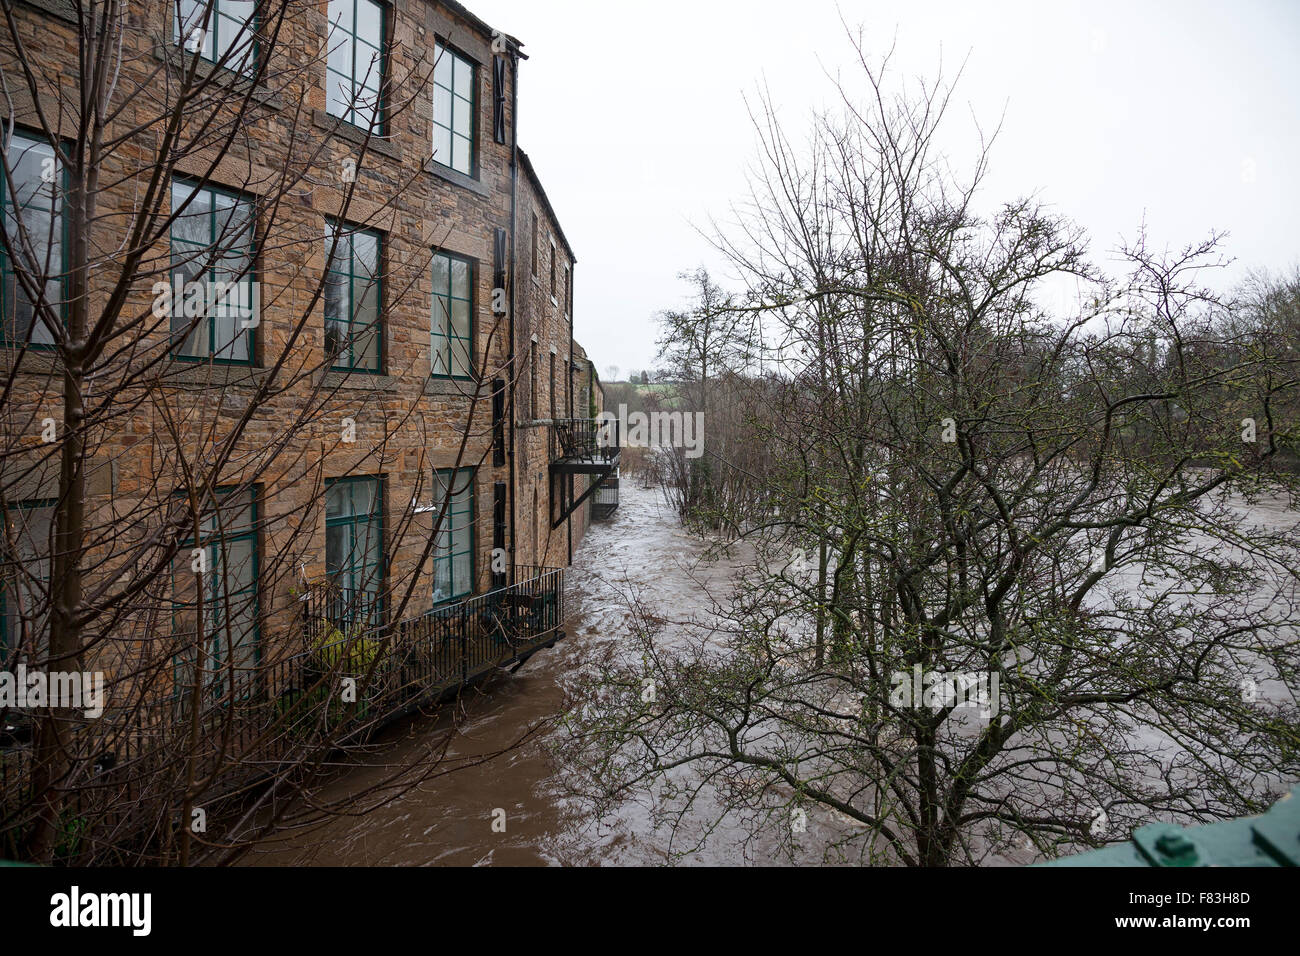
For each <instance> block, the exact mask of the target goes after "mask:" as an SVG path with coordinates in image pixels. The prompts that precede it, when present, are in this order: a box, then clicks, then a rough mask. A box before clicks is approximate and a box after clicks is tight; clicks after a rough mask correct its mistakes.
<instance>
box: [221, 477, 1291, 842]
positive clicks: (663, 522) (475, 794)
mask: <svg viewBox="0 0 1300 956" xmlns="http://www.w3.org/2000/svg"><path fill="white" fill-rule="evenodd" d="M1250 517H1251V518H1252V519H1253V520H1254V521H1256V522H1262V523H1263V524H1264V525H1266V526H1268V527H1272V528H1278V527H1282V526H1289V525H1290V524H1292V523H1294V521H1295V520H1296V515H1295V513H1294V512H1292V511H1290V510H1289V509H1288V508H1287V507H1286V503H1285V502H1282V501H1280V500H1279V501H1277V502H1264V503H1263V504H1262V505H1261V504H1257V505H1255V506H1254V507H1252V508H1251V509H1250ZM705 552H706V546H705V543H704V542H702V541H700V540H699V539H698V538H696V537H693V536H691V535H688V534H686V533H684V532H683V531H682V530H681V529H680V527H679V525H678V523H677V521H676V519H675V515H673V514H672V512H671V510H670V509H669V508H668V507H667V506H666V504H665V503H664V501H663V500H662V498H661V496H660V495H659V494H658V493H657V492H656V491H649V490H646V489H642V488H639V487H636V486H635V485H634V483H632V482H625V483H624V488H623V503H622V507H621V510H620V511H619V512H618V514H617V515H616V516H615V518H614V519H612V520H611V521H609V522H606V523H601V524H596V525H594V526H593V527H592V528H591V530H590V531H589V533H588V536H587V539H586V541H585V542H584V543H583V546H582V548H581V549H580V550H579V552H578V554H577V555H575V562H574V567H573V568H572V570H571V571H570V572H569V573H570V577H569V584H568V590H569V594H568V612H567V619H566V621H565V631H566V634H567V637H566V639H565V640H564V641H562V642H561V643H560V644H558V645H557V646H556V647H555V648H554V649H553V650H550V651H545V652H543V653H541V654H539V655H538V656H536V657H534V658H533V659H532V660H530V661H529V662H528V664H527V665H526V666H525V667H524V668H522V669H521V670H520V671H519V672H518V673H516V674H513V675H502V676H501V677H500V678H498V679H496V680H494V681H493V682H492V683H491V684H490V685H488V686H487V687H485V688H484V689H483V691H484V692H483V693H481V694H480V693H477V692H474V693H471V694H470V695H469V697H468V698H467V700H466V702H465V719H464V722H463V726H462V727H461V729H460V733H459V734H458V735H457V736H456V737H455V739H454V740H453V742H452V744H451V748H450V750H449V752H448V756H449V757H450V758H451V760H452V762H454V763H456V764H457V765H466V766H464V769H460V770H457V772H455V773H453V774H449V775H445V776H439V777H436V778H434V779H430V780H428V781H426V782H424V783H423V784H421V785H419V786H418V787H415V788H413V789H411V790H410V791H409V792H406V793H404V794H402V795H401V796H399V797H398V798H396V799H394V800H392V801H391V802H389V803H387V804H386V805H384V806H381V807H378V808H377V809H374V810H371V811H370V812H368V813H366V814H364V815H360V816H354V817H346V818H340V819H336V820H333V821H331V822H330V823H328V824H326V825H325V826H323V827H321V828H318V829H315V830H313V831H312V832H310V833H304V834H302V835H301V836H292V837H289V838H287V839H284V840H280V841H276V842H275V843H274V844H268V845H265V846H262V847H259V848H257V849H255V850H253V851H251V852H250V853H249V854H248V855H247V857H246V858H245V860H244V861H243V862H244V863H251V864H254V865H277V866H309V865H325V866H358V865H360V866H425V865H456V866H474V865H511V866H547V865H619V864H641V865H645V864H662V863H666V862H669V859H670V854H671V853H672V852H674V851H680V850H681V849H682V843H681V841H682V840H687V841H691V842H693V841H694V840H695V839H696V838H699V837H702V836H703V835H704V827H705V824H706V823H710V822H712V814H711V813H710V811H711V810H712V809H713V808H711V807H710V806H708V799H707V794H705V795H703V796H702V800H703V802H702V804H701V805H700V806H698V807H697V808H696V813H695V816H694V817H693V820H695V821H696V822H697V823H698V825H692V821H691V820H688V821H687V824H686V825H685V826H684V827H682V828H681V830H680V831H679V832H678V834H677V843H676V844H674V842H673V834H672V833H671V832H668V831H666V830H665V831H657V830H656V829H655V828H654V826H653V824H652V822H651V814H650V809H649V808H648V807H647V806H645V805H642V804H640V803H636V802H625V803H623V804H621V805H619V806H618V807H617V808H616V810H615V811H614V812H613V814H612V815H611V816H608V817H605V818H599V817H597V815H596V814H594V813H593V812H592V811H591V810H590V808H589V807H587V806H585V805H583V804H581V803H579V802H577V801H575V800H574V799H573V798H571V797H568V796H566V793H565V788H564V786H563V783H562V780H561V778H560V776H559V774H558V768H557V767H556V766H555V765H554V763H553V761H552V759H551V757H550V754H549V749H548V744H549V743H550V742H552V741H554V740H555V739H557V738H556V735H557V734H560V733H563V730H561V729H558V728H556V727H555V726H553V724H552V721H553V720H554V718H555V717H556V716H557V715H558V714H559V713H560V711H561V710H562V708H563V707H564V704H565V700H566V693H565V691H566V688H571V687H572V686H573V685H574V682H575V679H576V677H577V675H578V674H579V673H580V672H581V671H582V669H583V668H584V667H587V666H590V665H591V664H592V663H593V662H595V661H599V660H601V659H604V658H605V657H606V656H608V655H609V654H611V653H613V652H615V651H616V650H617V649H619V648H620V645H623V646H626V644H627V639H628V636H629V634H630V628H631V621H630V612H629V597H630V596H632V595H635V596H636V597H637V598H639V599H640V601H641V602H642V603H643V605H644V606H645V607H647V608H648V609H650V610H651V611H652V612H653V613H655V614H657V615H661V616H662V617H664V618H668V619H672V620H681V619H683V618H687V617H692V616H695V617H698V616H701V615H704V614H707V613H708V609H709V607H710V604H711V601H710V597H709V595H710V594H711V595H713V596H715V597H717V598H718V599H719V600H721V599H723V598H724V597H725V595H726V592H727V590H728V585H729V583H730V581H731V579H732V575H733V573H734V572H735V570H736V568H737V564H736V563H735V562H733V561H729V560H721V561H712V560H707V559H706V558H705ZM1134 586H1136V584H1135V585H1134ZM669 630H670V631H671V629H669ZM668 639H671V638H670V637H669V638H668ZM1261 692H1262V693H1261V696H1262V697H1264V698H1265V699H1273V700H1277V701H1281V700H1286V699H1287V698H1288V697H1289V695H1290V690H1289V689H1288V688H1285V687H1281V686H1277V685H1274V686H1268V685H1265V686H1264V687H1261ZM448 726H449V724H448V721H447V720H445V719H443V720H434V719H428V718H426V719H420V720H415V721H412V722H410V723H409V724H406V725H404V726H402V727H401V728H398V729H396V730H394V731H393V732H391V733H390V734H389V735H388V737H387V738H386V740H385V744H386V747H385V748H384V749H382V750H381V751H379V752H377V753H376V754H375V755H374V756H373V757H372V758H370V759H368V760H366V761H365V762H364V764H363V765H362V766H360V767H356V768H353V769H350V770H348V771H346V772H345V773H343V774H341V775H340V776H339V778H338V779H336V780H335V781H333V782H332V783H331V784H329V786H327V787H326V788H325V792H323V793H322V794H320V796H321V797H322V798H323V799H325V800H331V799H332V800H339V799H342V798H345V797H347V796H350V795H352V794H355V793H358V792H361V791H363V790H364V789H365V788H367V787H371V786H374V785H376V784H378V783H379V782H381V781H382V780H383V779H384V778H385V776H386V774H387V772H388V770H387V768H390V767H393V766H398V765H403V764H409V763H411V762H413V761H415V760H416V759H418V758H419V756H420V755H421V754H422V753H423V752H425V751H428V750H429V749H430V748H431V747H432V746H434V745H435V743H436V741H437V740H439V739H442V738H443V737H444V735H445V733H446V731H447V728H448ZM1158 738H1159V735H1154V734H1150V733H1148V734H1144V735H1142V742H1143V743H1144V744H1145V745H1146V746H1147V747H1149V748H1151V749H1152V750H1160V749H1161V748H1162V747H1165V746H1168V742H1167V741H1164V740H1161V739H1158ZM521 740H523V741H524V742H523V743H522V744H519V745H518V746H516V745H517V744H518V742H519V741H521ZM499 811H504V827H505V829H504V832H501V830H500V825H501V822H502V821H501V813H500V812H499ZM494 821H495V822H496V823H497V827H496V828H494V825H493V824H494ZM807 826H808V834H807V837H806V839H804V840H801V841H800V843H801V845H802V846H804V847H805V848H806V849H803V850H801V851H800V852H799V853H798V854H797V855H796V859H797V860H798V861H799V862H808V863H820V862H823V859H822V850H821V848H822V847H825V846H827V845H829V844H831V843H833V842H835V841H837V840H840V839H843V838H844V837H846V836H849V835H850V834H851V833H852V831H853V829H854V824H853V823H852V822H851V821H849V820H848V819H847V818H844V817H840V816H839V815H838V814H832V813H828V812H818V813H815V814H810V815H809V818H808V820H807ZM776 842H777V841H776V840H775V839H764V838H763V837H762V835H761V834H760V837H759V839H757V840H755V839H752V838H750V835H749V833H748V828H747V827H746V826H745V825H744V822H743V821H739V820H737V821H730V820H724V821H723V822H722V825H720V826H718V827H717V828H716V829H714V830H713V831H712V832H710V833H709V834H708V835H707V839H704V840H703V841H702V845H701V846H700V847H698V848H692V850H691V852H689V853H687V854H686V855H685V857H684V858H682V859H679V860H678V862H687V863H704V864H715V865H734V864H746V863H758V864H762V863H770V862H772V861H773V860H774V858H775V856H776V853H775V850H776ZM769 844H770V845H769ZM1035 858H1036V854H1034V853H1032V852H1030V853H1012V854H1011V856H1010V857H1009V858H991V859H989V860H987V862H988V863H990V864H995V865H996V864H998V863H1002V864H1006V863H1011V864H1023V863H1028V862H1033V860H1034V859H1035Z"/></svg>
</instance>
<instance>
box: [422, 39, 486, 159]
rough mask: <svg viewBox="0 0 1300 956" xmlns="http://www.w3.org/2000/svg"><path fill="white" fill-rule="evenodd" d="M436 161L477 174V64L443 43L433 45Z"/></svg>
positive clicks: (434, 145)
mask: <svg viewBox="0 0 1300 956" xmlns="http://www.w3.org/2000/svg"><path fill="white" fill-rule="evenodd" d="M433 161H434V162H435V163H437V164H438V165H439V166H446V167H447V168H448V169H453V170H455V171H456V172H458V173H464V174H465V175H466V176H470V177H477V175H478V64H476V63H474V62H473V61H472V60H470V59H468V58H466V57H464V56H462V55H461V54H459V53H457V52H456V51H455V50H453V49H451V48H450V47H449V46H447V45H446V44H445V43H443V42H442V41H441V40H439V41H438V42H437V43H435V44H434V64H433Z"/></svg>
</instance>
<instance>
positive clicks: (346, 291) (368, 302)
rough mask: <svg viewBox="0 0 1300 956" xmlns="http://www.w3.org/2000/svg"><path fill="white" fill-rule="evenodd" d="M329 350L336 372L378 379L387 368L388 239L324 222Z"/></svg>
mask: <svg viewBox="0 0 1300 956" xmlns="http://www.w3.org/2000/svg"><path fill="white" fill-rule="evenodd" d="M325 257H326V266H325V290H324V299H325V351H326V353H327V354H328V355H329V356H330V361H331V367H332V368H334V369H337V370H341V371H349V372H367V373H369V374H372V375H379V374H381V373H382V372H383V368H384V324H383V308H384V304H383V282H382V279H381V276H380V268H381V264H382V262H383V237H382V236H381V235H380V234H379V233H378V232H375V231H374V230H370V229H352V228H351V227H348V226H347V225H346V224H345V225H343V226H341V227H340V225H339V224H338V223H335V222H334V221H332V220H329V219H327V220H325Z"/></svg>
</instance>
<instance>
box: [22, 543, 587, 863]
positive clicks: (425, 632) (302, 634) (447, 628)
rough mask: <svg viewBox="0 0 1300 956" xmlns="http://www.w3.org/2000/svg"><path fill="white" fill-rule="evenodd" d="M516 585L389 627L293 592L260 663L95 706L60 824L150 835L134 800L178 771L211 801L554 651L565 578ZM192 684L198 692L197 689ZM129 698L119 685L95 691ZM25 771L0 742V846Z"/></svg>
mask: <svg viewBox="0 0 1300 956" xmlns="http://www.w3.org/2000/svg"><path fill="white" fill-rule="evenodd" d="M515 578H516V580H517V582H518V583H516V584H513V585H511V586H509V587H505V588H500V589H497V590H494V591H492V592H489V593H487V594H483V595H480V596H477V597H473V598H469V599H467V600H464V601H458V602H456V603H453V604H448V605H443V606H440V607H435V608H433V609H432V610H430V611H428V612H426V613H424V614H421V615H419V616H418V617H414V618H412V619H409V620H405V621H401V622H399V623H396V624H392V625H390V624H387V623H386V622H384V620H383V615H382V609H383V607H384V603H383V601H382V596H378V595H373V594H368V595H362V594H358V593H352V594H348V593H346V592H340V591H335V592H334V593H330V591H329V590H328V589H327V590H325V591H322V592H319V593H309V594H307V595H300V596H298V597H297V614H296V617H297V623H296V632H297V633H296V635H295V634H291V635H289V636H288V639H287V640H286V639H282V640H281V641H279V642H277V644H276V645H275V646H274V648H272V649H271V656H263V657H262V658H261V659H259V660H256V661H250V662H248V663H246V664H244V665H236V664H232V663H229V662H228V663H226V664H225V665H223V666H217V667H215V668H213V669H212V670H208V669H207V668H205V672H204V673H203V674H202V675H200V678H201V680H199V681H198V682H197V684H195V683H193V678H192V675H191V685H190V687H189V688H188V689H187V688H180V687H176V688H174V689H173V690H172V691H171V692H170V693H169V694H168V693H164V694H161V695H157V698H156V699H153V700H151V701H149V702H146V703H139V702H137V703H135V704H132V705H131V706H127V707H111V708H108V709H106V710H105V712H104V714H103V715H102V716H101V717H100V718H99V719H97V720H95V721H93V722H92V723H88V724H86V725H85V726H84V727H79V728H77V732H76V733H75V734H74V735H73V736H72V737H71V738H70V740H73V741H75V744H74V745H73V746H74V752H75V753H77V754H80V755H81V757H80V759H75V760H73V762H72V767H71V769H70V771H69V773H68V776H67V778H66V779H65V780H64V781H62V782H61V783H60V784H59V786H60V788H61V789H63V790H65V791H66V792H67V793H68V794H69V797H70V801H71V802H70V806H69V813H70V814H71V818H72V819H77V820H86V821H94V833H93V834H92V833H90V832H89V831H88V832H86V833H84V834H83V835H82V838H84V839H87V840H89V839H94V840H95V841H96V842H97V843H98V844H99V845H104V844H105V842H106V841H107V842H108V843H113V841H115V840H122V839H125V838H126V836H125V835H126V834H134V833H137V832H139V831H140V830H141V829H148V828H150V827H155V826H156V824H157V821H156V819H149V818H147V817H148V814H147V812H144V811H142V810H141V807H142V806H144V805H145V804H142V803H141V800H142V799H143V797H145V796H150V797H155V798H156V797H157V795H159V794H168V793H175V792H178V789H184V787H185V780H186V779H187V777H188V779H206V778H208V777H211V778H213V780H214V781H216V783H215V785H214V786H213V787H212V791H213V792H215V797H213V795H212V794H211V793H210V794H209V795H208V798H209V799H213V798H217V799H219V798H220V796H221V795H222V794H229V793H233V792H235V791H237V790H239V789H240V788H243V787H246V786H248V785H249V783H250V782H255V781H256V780H258V779H260V778H262V777H265V776H266V775H267V774H269V773H271V772H273V771H274V769H275V768H276V767H278V766H283V765H284V764H285V763H286V762H287V761H293V760H295V759H300V758H303V757H305V756H306V755H308V754H310V753H312V752H313V751H314V750H317V751H318V750H319V749H320V747H321V746H326V747H330V746H334V745H342V744H345V743H347V742H348V741H350V740H355V739H357V738H358V737H362V736H365V735H367V734H369V733H372V732H373V731H374V730H376V729H378V728H380V727H382V726H384V725H386V724H388V723H390V722H392V721H393V720H396V719H398V718H399V717H401V716H403V715H405V714H408V713H410V712H412V711H413V710H415V709H416V708H418V707H419V706H421V705H422V704H424V703H426V702H430V701H433V700H436V699H440V698H442V697H444V696H447V695H449V694H452V693H455V692H456V691H457V690H459V689H460V688H462V687H464V686H466V685H468V684H470V683H473V682H474V681H476V680H478V679H480V678H482V677H485V676H486V675H488V674H490V673H492V672H493V671H495V670H498V669H500V668H508V667H511V666H514V665H517V664H518V663H520V662H522V661H524V660H526V659H527V658H528V657H530V656H531V655H532V654H534V653H536V652H537V651H538V650H540V649H542V648H544V647H546V646H548V645H550V644H553V643H555V641H557V640H559V639H560V637H561V636H562V635H563V632H562V628H563V622H564V571H563V570H562V569H546V568H518V569H516V571H515ZM327 625H328V626H327ZM340 625H347V626H346V627H345V626H340ZM362 625H365V626H362ZM342 678H351V679H353V680H354V681H355V688H356V691H357V696H356V700H355V701H348V702H344V700H343V698H342V697H341V695H340V694H339V693H338V688H339V680H340V679H342ZM194 686H199V687H201V688H202V690H201V692H200V693H199V694H198V695H195V694H194V692H193V688H194ZM139 696H140V694H139V693H135V694H132V693H131V692H130V689H129V688H122V689H120V690H118V691H117V692H114V693H110V694H108V695H107V697H108V699H110V700H112V699H118V700H123V699H126V700H130V699H133V698H136V699H138V698H139ZM196 706H197V707H199V708H200V713H199V715H198V733H197V734H196V733H195V732H194V727H195V725H194V723H193V720H194V711H193V709H194V707H196ZM31 770H32V753H31V749H30V745H29V744H28V743H24V742H22V741H20V740H13V739H11V740H10V741H9V745H8V746H0V847H3V846H4V845H6V843H11V842H14V841H13V839H12V838H13V836H14V834H15V833H17V832H19V831H20V830H21V828H22V827H23V826H24V825H25V823H27V822H30V819H31V813H32V812H33V809H34V801H33V797H34V794H33V793H32V792H31ZM146 803H147V801H146ZM133 814H134V815H135V816H137V817H139V819H135V818H133ZM142 814H143V815H142ZM114 845H116V844H115V843H114Z"/></svg>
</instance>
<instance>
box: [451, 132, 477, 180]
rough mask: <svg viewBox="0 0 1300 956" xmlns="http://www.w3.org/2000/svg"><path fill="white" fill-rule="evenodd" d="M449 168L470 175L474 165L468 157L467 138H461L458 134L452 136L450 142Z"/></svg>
mask: <svg viewBox="0 0 1300 956" xmlns="http://www.w3.org/2000/svg"><path fill="white" fill-rule="evenodd" d="M451 168H452V169H454V170H456V171H457V172H461V173H465V175H467V176H468V175H472V174H473V172H474V165H473V162H472V160H471V159H470V148H469V140H467V139H462V138H461V137H459V136H455V137H453V138H452V143H451Z"/></svg>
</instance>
